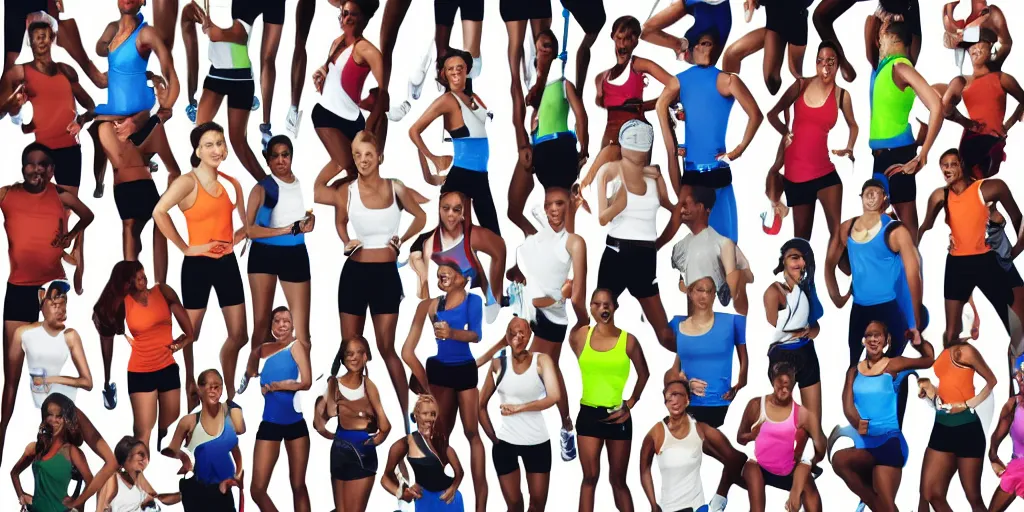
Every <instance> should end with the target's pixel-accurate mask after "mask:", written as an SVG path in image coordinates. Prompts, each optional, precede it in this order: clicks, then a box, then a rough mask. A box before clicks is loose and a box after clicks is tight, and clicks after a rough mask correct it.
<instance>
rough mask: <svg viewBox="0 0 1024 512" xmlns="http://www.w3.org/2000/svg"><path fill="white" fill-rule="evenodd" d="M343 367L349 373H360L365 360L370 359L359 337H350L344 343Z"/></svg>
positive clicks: (364, 366)
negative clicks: (350, 338)
mask: <svg viewBox="0 0 1024 512" xmlns="http://www.w3.org/2000/svg"><path fill="white" fill-rule="evenodd" d="M343 357H344V358H345V359H344V360H345V369H346V370H348V371H349V372H350V373H362V372H363V369H364V368H366V361H368V360H369V359H370V356H369V351H368V350H367V347H366V345H365V344H364V343H363V342H362V341H361V340H359V339H352V340H349V341H347V342H346V343H345V354H344V356H343Z"/></svg>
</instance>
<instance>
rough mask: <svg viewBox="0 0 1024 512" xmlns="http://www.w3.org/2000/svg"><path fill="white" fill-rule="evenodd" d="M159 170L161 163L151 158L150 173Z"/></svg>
mask: <svg viewBox="0 0 1024 512" xmlns="http://www.w3.org/2000/svg"><path fill="white" fill-rule="evenodd" d="M159 170H160V164H158V163H156V162H155V161H153V160H150V161H149V173H150V174H153V173H154V172H158V171H159Z"/></svg>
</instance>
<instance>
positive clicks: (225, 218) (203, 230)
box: [181, 171, 235, 258]
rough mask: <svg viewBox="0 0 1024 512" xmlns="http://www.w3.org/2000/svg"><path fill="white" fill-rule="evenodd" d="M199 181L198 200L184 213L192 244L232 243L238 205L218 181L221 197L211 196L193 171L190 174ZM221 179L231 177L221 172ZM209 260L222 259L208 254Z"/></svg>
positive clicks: (218, 191)
mask: <svg viewBox="0 0 1024 512" xmlns="http://www.w3.org/2000/svg"><path fill="white" fill-rule="evenodd" d="M190 175H191V176H192V179H193V180H195V182H196V200H195V202H194V203H192V207H191V208H189V209H187V210H185V211H183V212H181V213H182V214H183V215H184V216H185V224H186V225H187V226H188V244H189V245H203V244H206V243H210V242H213V241H221V242H227V243H229V244H230V243H232V240H233V239H234V236H235V233H234V230H233V229H232V224H231V213H232V212H233V210H234V209H235V205H234V203H232V202H231V198H230V197H228V192H227V190H226V189H225V188H224V186H223V185H222V184H221V183H220V180H219V179H218V180H217V181H216V184H217V195H211V194H210V193H209V192H207V191H206V188H205V187H203V184H202V183H201V182H200V181H199V177H198V176H196V175H195V172H194V171H193V172H192V173H190ZM217 175H218V176H223V177H224V178H227V175H226V174H224V173H222V172H220V171H217ZM203 256H206V257H209V258H220V257H221V256H222V255H220V254H204V255H203Z"/></svg>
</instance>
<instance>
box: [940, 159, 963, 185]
mask: <svg viewBox="0 0 1024 512" xmlns="http://www.w3.org/2000/svg"><path fill="white" fill-rule="evenodd" d="M939 168H940V169H942V179H944V180H946V185H952V184H953V183H956V182H957V181H960V180H961V179H962V178H963V177H964V170H963V168H962V167H961V166H960V157H958V156H956V155H946V156H944V157H942V159H941V160H939Z"/></svg>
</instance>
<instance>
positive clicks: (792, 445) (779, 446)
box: [754, 396, 800, 476]
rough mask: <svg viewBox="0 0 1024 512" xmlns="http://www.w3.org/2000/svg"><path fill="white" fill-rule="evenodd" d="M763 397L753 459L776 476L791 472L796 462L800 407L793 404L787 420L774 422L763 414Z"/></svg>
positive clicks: (765, 413)
mask: <svg viewBox="0 0 1024 512" xmlns="http://www.w3.org/2000/svg"><path fill="white" fill-rule="evenodd" d="M765 411H766V410H765V397H763V396H762V397H761V421H762V423H761V431H760V432H759V433H758V434H757V439H756V440H755V441H754V458H756V459H757V463H758V465H760V466H761V467H762V468H764V470H765V471H767V472H769V473H771V474H773V475H778V476H786V475H788V474H790V473H792V472H793V468H794V467H795V466H796V461H795V460H793V455H794V452H795V450H796V425H797V422H798V421H799V418H800V414H799V412H800V406H799V405H797V403H796V402H793V412H791V413H790V415H789V418H786V419H784V420H782V421H780V422H774V421H772V420H771V418H769V417H768V414H767V412H765Z"/></svg>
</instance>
